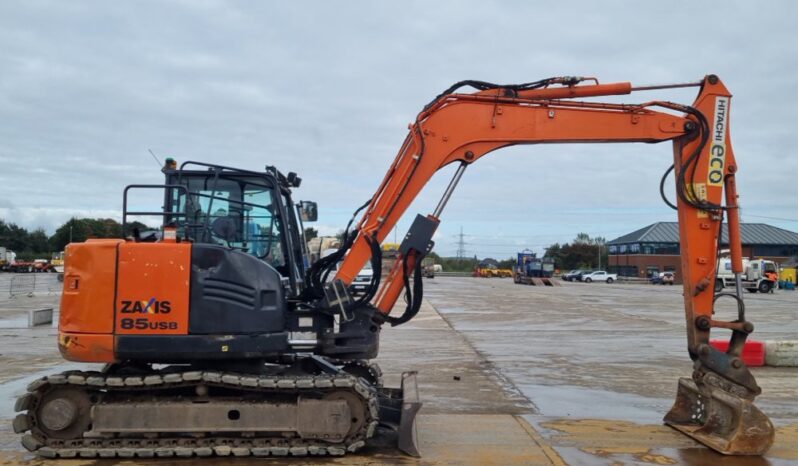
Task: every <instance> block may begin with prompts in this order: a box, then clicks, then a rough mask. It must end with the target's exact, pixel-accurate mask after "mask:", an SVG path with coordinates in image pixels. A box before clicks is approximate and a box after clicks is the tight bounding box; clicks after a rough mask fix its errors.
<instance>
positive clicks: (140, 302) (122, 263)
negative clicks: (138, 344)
mask: <svg viewBox="0 0 798 466" xmlns="http://www.w3.org/2000/svg"><path fill="white" fill-rule="evenodd" d="M190 274H191V244H190V243H175V242H163V243H132V242H129V243H124V244H121V245H120V246H119V271H118V278H117V294H116V327H115V333H116V334H117V335H139V334H152V335H167V334H168V335H186V334H188V312H189V278H190Z"/></svg>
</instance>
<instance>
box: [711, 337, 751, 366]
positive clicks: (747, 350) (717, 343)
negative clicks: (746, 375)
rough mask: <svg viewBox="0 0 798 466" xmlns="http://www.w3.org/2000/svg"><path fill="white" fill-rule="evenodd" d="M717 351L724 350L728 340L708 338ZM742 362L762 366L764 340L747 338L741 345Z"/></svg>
mask: <svg viewBox="0 0 798 466" xmlns="http://www.w3.org/2000/svg"><path fill="white" fill-rule="evenodd" d="M709 344H710V345H712V346H713V347H714V348H715V349H717V350H718V351H723V352H726V351H727V350H728V349H729V342H728V341H727V340H709ZM743 362H744V363H745V364H746V365H748V366H750V367H756V366H764V365H765V342H763V341H754V340H748V341H746V342H745V346H744V347H743Z"/></svg>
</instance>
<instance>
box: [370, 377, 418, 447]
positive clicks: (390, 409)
mask: <svg viewBox="0 0 798 466" xmlns="http://www.w3.org/2000/svg"><path fill="white" fill-rule="evenodd" d="M416 374H417V373H416V372H405V373H403V374H402V385H401V388H399V389H396V388H381V389H380V396H379V410H380V424H381V425H382V426H383V427H387V428H388V429H389V430H391V431H393V432H394V433H395V435H396V446H397V447H398V448H399V450H401V451H402V452H404V453H406V454H408V455H410V456H414V457H417V458H418V457H420V456H421V453H420V452H419V449H418V432H417V429H416V415H417V414H418V411H419V410H420V409H421V404H422V403H421V401H420V400H419V398H418V383H417V382H416Z"/></svg>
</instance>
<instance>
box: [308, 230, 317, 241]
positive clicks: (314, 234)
mask: <svg viewBox="0 0 798 466" xmlns="http://www.w3.org/2000/svg"><path fill="white" fill-rule="evenodd" d="M318 236H319V230H317V229H315V228H313V227H307V228H305V241H310V240H312V239H313V238H316V237H318Z"/></svg>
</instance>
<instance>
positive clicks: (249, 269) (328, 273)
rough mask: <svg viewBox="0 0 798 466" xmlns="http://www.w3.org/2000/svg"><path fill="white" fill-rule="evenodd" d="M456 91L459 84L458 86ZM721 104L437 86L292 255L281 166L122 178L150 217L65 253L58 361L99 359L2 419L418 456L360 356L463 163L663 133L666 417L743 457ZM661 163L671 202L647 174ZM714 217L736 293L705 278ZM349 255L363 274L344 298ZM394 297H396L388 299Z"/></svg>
mask: <svg viewBox="0 0 798 466" xmlns="http://www.w3.org/2000/svg"><path fill="white" fill-rule="evenodd" d="M466 86H470V87H472V88H474V89H476V92H473V93H461V92H458V91H459V90H460V89H461V88H462V87H466ZM679 87H696V88H698V90H699V93H698V96H697V98H696V100H695V102H694V103H693V104H692V105H681V104H675V103H672V102H666V101H649V102H644V103H639V104H617V103H600V102H596V101H592V100H591V101H583V100H578V99H580V98H592V97H597V96H608V95H621V94H630V93H632V92H637V91H646V90H653V89H668V88H679ZM730 98H731V94H730V93H729V91H728V90H727V89H726V87H725V86H724V85H723V83H722V82H721V81H720V79H718V77H717V76H714V75H709V76H706V77H705V78H704V79H702V80H700V81H698V82H691V83H685V84H672V85H660V86H646V87H634V86H632V85H631V84H630V83H627V82H622V83H613V84H600V83H599V82H598V81H597V80H595V79H594V78H581V77H557V78H550V79H543V80H540V81H535V82H530V83H525V84H518V85H496V84H491V83H487V82H482V81H462V82H459V83H456V84H455V85H453V86H452V87H450V88H449V89H447V90H446V91H444V92H443V93H441V94H440V95H438V96H437V97H436V98H435V99H433V100H432V101H431V102H430V103H429V104H427V105H426V106H425V107H424V109H423V110H422V111H421V113H419V114H418V116H417V117H416V120H415V122H413V123H412V124H411V125H410V131H409V134H408V135H407V138H406V139H405V141H404V143H403V144H402V147H401V149H400V150H399V153H398V155H397V156H396V159H395V160H394V162H393V163H392V164H391V166H390V167H389V169H388V172H387V174H386V175H385V178H384V179H383V180H382V183H381V184H380V185H379V187H378V189H377V191H376V193H375V194H374V196H373V197H372V198H370V199H369V200H368V201H367V202H366V203H365V204H363V205H362V206H361V208H360V209H358V210H357V211H356V212H355V214H354V215H353V217H352V220H351V221H350V222H349V225H348V226H347V228H346V230H345V234H344V238H343V241H342V246H341V248H340V249H339V250H337V251H335V252H334V253H332V254H329V255H327V256H325V257H323V258H321V259H319V260H318V261H317V262H315V263H313V264H312V265H308V264H307V263H306V261H305V257H306V254H307V251H306V250H305V244H306V243H305V241H304V238H303V237H302V236H303V233H302V232H303V230H304V228H303V223H302V222H304V221H312V220H315V218H316V216H317V214H316V212H317V205H316V204H315V203H313V202H306V201H303V202H300V203H298V204H295V203H294V202H293V201H292V197H291V196H292V190H293V189H295V188H298V187H299V185H300V182H301V179H300V178H299V177H298V176H297V175H296V174H295V173H289V174H288V175H284V174H282V173H281V172H279V171H278V170H277V169H275V168H274V167H266V168H265V170H264V171H249V170H241V169H235V168H230V167H225V166H220V165H213V164H205V163H201V162H185V163H183V164H182V165H180V167H178V166H177V164H176V163H175V162H174V161H172V160H167V164H166V166H165V167H164V169H163V172H164V174H165V179H166V180H165V183H164V184H163V185H131V186H128V187H127V188H126V189H125V192H124V198H123V199H124V201H123V223H124V224H125V225H127V218H128V217H130V216H137V215H146V216H153V215H157V216H160V217H162V218H163V225H162V228H161V229H160V230H158V231H154V232H142V231H139V230H136V229H134V230H133V231H132V233H131V234H130V236H129V237H127V238H124V239H114V240H107V239H106V240H89V241H86V242H85V243H75V244H70V245H69V246H68V247H67V249H66V270H65V276H64V292H63V297H62V302H61V315H60V322H59V349H60V351H61V353H62V354H63V356H64V357H65V358H66V359H68V360H70V361H80V362H86V363H104V364H105V366H104V367H103V368H102V369H101V370H87V371H68V372H63V373H60V374H53V375H49V376H46V377H42V378H40V379H38V380H35V381H34V382H32V383H31V384H30V385H29V386H28V390H27V393H26V394H25V395H23V396H22V397H20V398H19V399H18V400H17V403H16V410H17V411H18V412H19V413H20V414H19V415H17V417H16V418H15V419H14V423H13V427H14V430H15V431H16V432H18V433H23V434H24V435H23V436H22V443H23V445H24V446H25V448H27V449H28V450H30V451H33V452H35V453H36V454H37V455H40V456H43V457H51V458H52V457H64V458H69V457H76V456H78V457H123V458H124V457H171V456H178V457H182V456H211V455H220V456H248V455H254V456H267V455H271V456H286V455H291V456H301V455H342V454H345V453H347V452H354V451H357V450H358V449H360V448H361V447H363V446H364V445H366V444H367V442H369V441H371V439H372V437H374V436H375V435H377V436H381V435H386V436H390V435H395V436H396V437H397V441H398V446H399V448H400V449H402V450H403V451H405V452H407V453H409V454H412V455H418V454H419V452H418V449H417V446H416V438H415V426H414V419H415V415H416V413H417V412H418V410H419V408H420V406H421V403H420V401H419V399H418V393H417V386H416V376H415V374H414V373H405V374H403V375H402V384H401V386H400V387H399V388H386V387H383V385H382V382H381V372H380V370H379V368H378V367H377V366H376V365H374V364H373V363H371V362H370V360H371V359H373V358H374V357H376V356H377V352H378V347H379V336H380V332H381V329H382V327H383V326H384V325H385V324H389V325H391V326H396V325H400V324H402V323H405V322H407V321H409V320H411V319H412V318H413V317H414V316H415V315H416V314H417V313H418V311H419V309H420V306H421V300H422V293H423V288H422V282H421V277H422V273H421V264H422V259H423V258H424V256H425V255H426V254H428V253H429V252H430V251H431V249H432V247H433V242H432V237H433V234H434V232H435V230H436V228H437V227H438V223H439V219H440V217H441V214H442V212H443V210H444V207H445V206H446V203H447V201H448V200H449V199H450V196H451V195H452V192H453V190H454V189H455V186H456V185H457V183H458V181H459V180H460V179H461V177H462V176H463V173H464V171H465V169H466V167H468V166H469V165H471V164H473V163H474V162H476V161H477V160H479V159H480V158H481V157H483V156H485V155H486V154H489V153H491V152H493V151H495V150H496V149H500V148H503V147H507V146H512V145H517V144H536V143H563V142H572V143H593V142H595V143H611V142H645V143H657V142H662V141H672V142H673V147H674V159H673V165H672V166H671V168H670V169H669V170H668V171H666V172H665V175H663V178H662V182H661V183H660V193H661V195H662V197H663V199H664V200H665V202H666V203H668V204H669V205H670V206H671V207H673V208H674V209H676V210H677V211H678V218H679V228H680V246H681V259H682V277H683V279H684V304H685V317H686V324H687V325H686V328H687V350H688V354H689V356H690V358H691V359H692V360H693V362H694V370H693V374H692V377H691V378H682V379H680V380H679V383H678V390H677V395H676V401H675V403H674V406H673V408H672V409H671V410H670V412H668V413H667V415H666V416H665V423H666V424H668V425H670V426H672V427H674V428H675V429H678V430H679V431H681V432H683V433H685V434H687V435H688V436H690V437H692V438H694V439H696V440H698V441H699V442H701V443H703V444H705V445H707V446H709V447H711V448H713V449H714V450H717V451H719V452H721V453H725V454H744V455H759V454H763V453H764V452H765V451H767V450H768V448H769V447H770V446H771V444H772V442H773V436H774V429H773V426H772V424H771V422H770V420H769V419H768V417H767V416H766V415H765V414H763V413H762V412H761V411H760V410H759V409H758V408H757V407H756V406H755V405H754V404H753V401H754V398H755V397H756V396H757V395H758V394H759V393H760V392H761V390H760V388H759V386H758V385H757V383H756V381H755V380H754V377H753V375H752V374H751V372H750V371H749V369H748V368H747V367H746V365H745V363H744V362H743V360H742V359H741V357H740V355H741V352H742V349H743V345H744V343H745V340H746V338H747V336H748V335H749V334H750V333H751V332H752V331H753V325H752V324H751V323H750V322H749V321H747V320H746V318H745V306H744V302H743V299H742V287H741V284H740V274H741V273H742V261H741V259H742V253H741V245H740V220H739V205H738V198H737V190H736V184H735V175H736V172H737V163H736V161H735V159H734V154H733V151H732V146H731V142H730V138H729V110H730ZM449 164H454V165H456V167H457V169H456V171H455V173H454V177H453V179H452V180H451V182H450V184H449V186H448V187H447V189H446V190H445V192H444V194H443V196H442V198H441V200H440V202H439V203H438V205H437V207H436V208H435V210H434V211H433V212H432V213H431V214H429V215H418V216H417V217H416V218H415V221H414V222H413V224H412V226H411V228H410V230H409V231H408V233H407V234H406V236H405V237H404V240H403V242H402V243H401V246H400V248H399V254H398V259H397V260H396V261H395V263H394V266H393V267H392V269H391V270H390V272H389V273H388V274H387V278H386V279H385V280H384V281H383V282H381V280H380V276H381V266H382V264H381V248H380V244H381V242H382V241H383V240H385V238H386V236H387V235H388V234H389V233H390V232H391V230H392V229H393V227H394V225H395V224H396V222H397V221H398V220H399V218H400V217H401V216H402V215H403V214H404V212H405V210H406V209H407V208H408V206H409V205H410V203H411V202H412V200H413V199H414V198H415V197H416V196H417V194H418V193H419V192H420V191H421V189H422V188H423V187H424V186H425V184H426V183H427V182H428V180H429V179H430V178H431V177H432V176H433V174H435V173H436V172H437V171H438V170H439V169H441V168H442V167H445V166H447V165H449ZM671 172H672V173H673V177H674V179H675V185H676V190H675V191H676V197H675V201H671V200H668V199H667V196H666V194H665V187H664V186H665V181H666V177H667V176H668V174H669V173H671ZM144 189H157V190H162V191H163V193H164V204H163V209H162V210H158V211H146V210H144V211H140V210H131V209H129V208H128V197H129V194H130V193H131V192H133V191H136V190H144ZM360 212H362V215H361V216H360V218H359V221H358V222H357V223H356V224H355V227H354V228H352V225H353V224H354V221H355V219H356V218H357V216H358V214H360ZM724 219H725V220H726V221H727V222H728V231H729V246H730V249H731V258H732V269H733V271H734V273H735V275H736V276H737V286H736V289H735V290H734V292H715V291H714V288H713V286H712V284H713V283H714V282H715V273H716V267H715V264H716V261H717V253H718V249H719V240H720V231H721V224H722V223H723V222H724ZM367 262H370V264H371V268H372V276H371V278H370V280H369V281H368V283H365V284H361V285H365V286H362V287H361V288H362V290H361V291H359V292H354V291H352V290H353V289H355V288H352V287H351V286H350V285H352V283H353V281H354V280H355V279H356V277H357V275H358V273H359V271H360V270H361V269H362V268H363V267H364V266H365V265H366V263H367ZM403 292H404V294H405V298H406V299H405V301H406V303H407V304H406V306H405V307H404V309H401V310H400V311H401V312H400V313H399V315H396V314H392V310H394V308H395V307H396V306H395V305H396V302H397V300H398V298H399V297H400V295H401V294H402V293H403ZM721 298H723V299H731V300H734V301H735V302H736V304H737V308H738V318H737V319H736V320H734V321H731V322H727V321H721V320H716V319H715V318H714V317H713V306H714V304H715V302H716V301H717V300H718V299H721ZM715 328H721V329H727V330H730V331H731V337H730V344H729V349H728V351H726V352H721V351H718V350H716V349H715V348H713V347H712V346H710V344H709V336H710V332H711V331H712V329H715Z"/></svg>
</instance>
